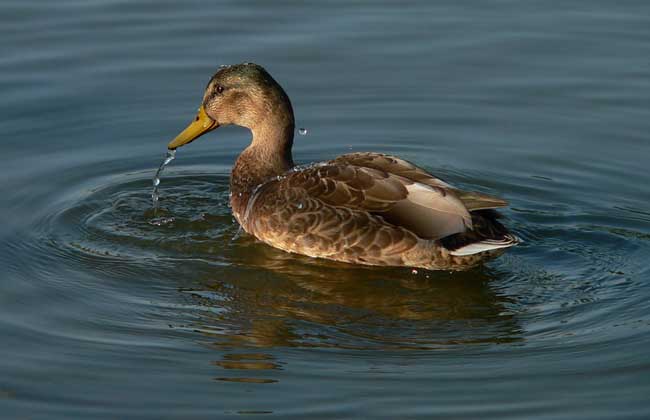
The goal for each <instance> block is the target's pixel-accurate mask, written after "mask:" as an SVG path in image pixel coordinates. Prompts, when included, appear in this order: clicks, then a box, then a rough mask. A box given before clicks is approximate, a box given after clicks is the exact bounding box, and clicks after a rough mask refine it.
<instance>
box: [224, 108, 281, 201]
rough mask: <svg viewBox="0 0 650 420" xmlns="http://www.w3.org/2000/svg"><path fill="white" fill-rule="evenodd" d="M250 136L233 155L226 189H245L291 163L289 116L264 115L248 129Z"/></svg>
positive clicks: (236, 191) (243, 191)
mask: <svg viewBox="0 0 650 420" xmlns="http://www.w3.org/2000/svg"><path fill="white" fill-rule="evenodd" d="M251 131H252V133H253V140H252V142H251V144H250V146H248V147H247V148H246V149H245V150H244V151H243V152H242V153H241V154H240V155H239V157H238V158H237V162H235V166H234V167H233V169H232V173H231V176H230V191H231V192H233V193H240V192H241V193H246V192H250V191H252V190H253V189H254V188H255V187H257V186H258V185H260V184H262V183H263V182H265V181H267V180H268V179H270V178H272V177H275V176H278V175H282V174H283V173H285V172H286V171H288V170H289V169H291V168H292V167H293V159H292V157H291V147H292V146H293V131H294V122H293V116H292V115H289V116H288V117H284V118H283V117H280V118H267V119H266V120H265V121H263V123H262V124H258V125H256V126H255V127H254V128H252V129H251Z"/></svg>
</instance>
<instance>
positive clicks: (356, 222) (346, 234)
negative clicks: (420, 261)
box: [244, 181, 430, 265]
mask: <svg viewBox="0 0 650 420" xmlns="http://www.w3.org/2000/svg"><path fill="white" fill-rule="evenodd" d="M286 185H287V184H284V183H283V182H281V181H280V182H272V183H269V184H267V185H266V186H265V187H264V188H263V189H261V190H260V191H259V196H258V198H257V199H256V200H255V203H254V205H253V207H254V209H253V210H252V211H251V213H252V214H251V217H250V218H249V219H248V220H247V221H244V223H245V226H246V230H247V231H248V232H249V233H252V234H253V235H254V236H255V237H257V238H258V239H260V240H262V241H264V242H266V243H268V244H270V245H272V246H274V247H276V248H280V249H283V250H285V251H289V252H295V253H299V254H303V255H308V256H312V257H322V258H329V259H333V260H337V261H345V262H355V263H364V264H372V265H403V264H404V262H405V260H404V258H405V255H406V254H408V253H409V252H411V251H412V250H413V249H414V248H416V247H418V246H419V245H420V244H421V241H420V240H419V239H418V238H417V237H416V235H415V234H414V233H412V232H410V231H408V230H407V229H404V228H401V227H398V226H393V225H391V224H388V223H386V222H385V221H384V220H383V219H382V218H381V217H378V216H374V215H372V214H370V213H368V212H365V211H361V210H358V209H354V208H347V207H335V206H333V205H330V204H327V203H325V202H324V201H322V200H320V199H318V198H314V197H311V196H310V195H309V194H307V192H306V190H304V189H294V188H287V187H286ZM429 259H430V257H429Z"/></svg>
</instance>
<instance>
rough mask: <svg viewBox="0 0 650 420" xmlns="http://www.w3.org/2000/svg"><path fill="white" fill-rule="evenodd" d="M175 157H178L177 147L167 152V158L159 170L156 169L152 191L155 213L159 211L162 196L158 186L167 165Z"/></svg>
mask: <svg viewBox="0 0 650 420" xmlns="http://www.w3.org/2000/svg"><path fill="white" fill-rule="evenodd" d="M175 157H176V149H174V150H168V151H167V154H166V155H165V158H164V159H163V161H162V163H161V164H160V166H159V167H158V170H157V171H156V175H154V177H153V181H152V183H153V191H152V192H151V201H152V203H153V211H154V215H155V214H156V212H157V211H158V200H159V198H160V194H159V191H158V187H159V186H160V176H161V175H162V172H163V170H164V169H165V166H167V165H169V164H170V163H171V161H172V160H174V158H175Z"/></svg>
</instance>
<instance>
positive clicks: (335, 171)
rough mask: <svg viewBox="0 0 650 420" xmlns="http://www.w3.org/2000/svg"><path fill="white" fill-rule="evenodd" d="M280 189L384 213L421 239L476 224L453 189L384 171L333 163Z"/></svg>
mask: <svg viewBox="0 0 650 420" xmlns="http://www.w3.org/2000/svg"><path fill="white" fill-rule="evenodd" d="M279 188H280V190H291V191H304V193H305V194H306V196H308V197H310V198H313V199H317V200H320V201H322V202H323V203H325V204H328V205H330V206H333V207H336V208H345V209H354V210H359V211H364V212H368V213H371V214H373V215H376V216H381V217H382V218H383V219H384V220H385V221H386V222H388V223H390V224H392V225H394V226H398V227H402V228H405V229H408V230H409V231H411V232H413V233H415V234H416V235H417V236H419V237H420V238H425V239H439V238H443V237H445V236H449V235H452V234H454V233H460V232H465V231H466V230H467V229H471V227H472V218H471V216H470V214H469V211H468V210H467V208H466V207H465V206H464V205H463V203H462V201H461V200H460V199H459V198H458V197H457V196H456V195H455V194H453V193H452V192H450V190H447V189H444V188H441V187H439V186H431V185H428V184H423V183H420V182H417V181H414V180H412V179H409V178H406V177H404V176H401V175H398V174H393V173H389V172H386V171H384V170H381V169H376V168H370V167H365V166H357V165H354V164H351V163H346V164H342V163H335V162H332V163H328V164H324V165H322V166H316V167H311V168H307V169H303V170H299V171H295V172H293V173H290V174H288V175H287V177H286V178H284V179H282V180H281V181H280V185H279Z"/></svg>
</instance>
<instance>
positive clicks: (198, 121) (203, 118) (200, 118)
mask: <svg viewBox="0 0 650 420" xmlns="http://www.w3.org/2000/svg"><path fill="white" fill-rule="evenodd" d="M217 127H219V124H217V122H216V121H215V120H213V119H212V118H210V117H208V114H206V113H205V108H204V107H203V105H201V107H199V113H198V114H196V118H194V121H192V122H191V123H190V125H188V126H187V128H185V130H183V131H181V133H180V134H179V135H178V136H176V138H175V139H174V140H172V141H171V142H170V143H169V144H168V145H167V148H168V149H170V150H174V149H176V148H179V147H181V146H183V145H185V144H187V143H189V142H191V141H193V140H195V139H197V138H199V137H200V136H202V135H203V134H205V133H207V132H208V131H212V130H214V129H215V128H217Z"/></svg>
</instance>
